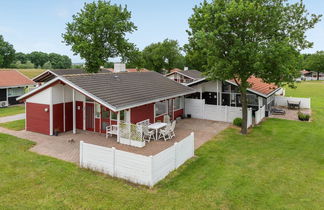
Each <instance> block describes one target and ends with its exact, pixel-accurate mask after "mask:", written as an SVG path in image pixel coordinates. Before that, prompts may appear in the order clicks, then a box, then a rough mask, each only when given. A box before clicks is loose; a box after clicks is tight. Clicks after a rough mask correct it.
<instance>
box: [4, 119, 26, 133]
mask: <svg viewBox="0 0 324 210" xmlns="http://www.w3.org/2000/svg"><path fill="white" fill-rule="evenodd" d="M0 127H4V128H7V129H10V130H14V131H21V130H24V129H25V120H16V121H11V122H6V123H0Z"/></svg>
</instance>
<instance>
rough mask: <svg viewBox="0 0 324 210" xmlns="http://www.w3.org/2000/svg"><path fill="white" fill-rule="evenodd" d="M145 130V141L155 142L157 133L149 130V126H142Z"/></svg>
mask: <svg viewBox="0 0 324 210" xmlns="http://www.w3.org/2000/svg"><path fill="white" fill-rule="evenodd" d="M142 129H143V140H145V141H147V142H150V141H151V139H153V140H154V136H155V132H154V130H151V131H150V130H149V129H148V127H147V126H145V125H144V126H142Z"/></svg>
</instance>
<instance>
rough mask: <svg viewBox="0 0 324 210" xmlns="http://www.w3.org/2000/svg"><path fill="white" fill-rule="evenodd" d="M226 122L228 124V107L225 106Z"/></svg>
mask: <svg viewBox="0 0 324 210" xmlns="http://www.w3.org/2000/svg"><path fill="white" fill-rule="evenodd" d="M225 122H228V107H227V106H225Z"/></svg>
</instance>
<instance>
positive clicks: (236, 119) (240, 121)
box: [233, 117, 242, 127]
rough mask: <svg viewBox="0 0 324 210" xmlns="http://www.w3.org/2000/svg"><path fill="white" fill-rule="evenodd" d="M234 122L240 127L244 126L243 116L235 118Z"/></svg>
mask: <svg viewBox="0 0 324 210" xmlns="http://www.w3.org/2000/svg"><path fill="white" fill-rule="evenodd" d="M233 124H234V125H236V126H238V127H242V118H239V117H238V118H235V119H234V120H233Z"/></svg>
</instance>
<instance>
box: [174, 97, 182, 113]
mask: <svg viewBox="0 0 324 210" xmlns="http://www.w3.org/2000/svg"><path fill="white" fill-rule="evenodd" d="M178 109H181V103H180V97H178V98H175V99H174V100H173V110H178Z"/></svg>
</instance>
